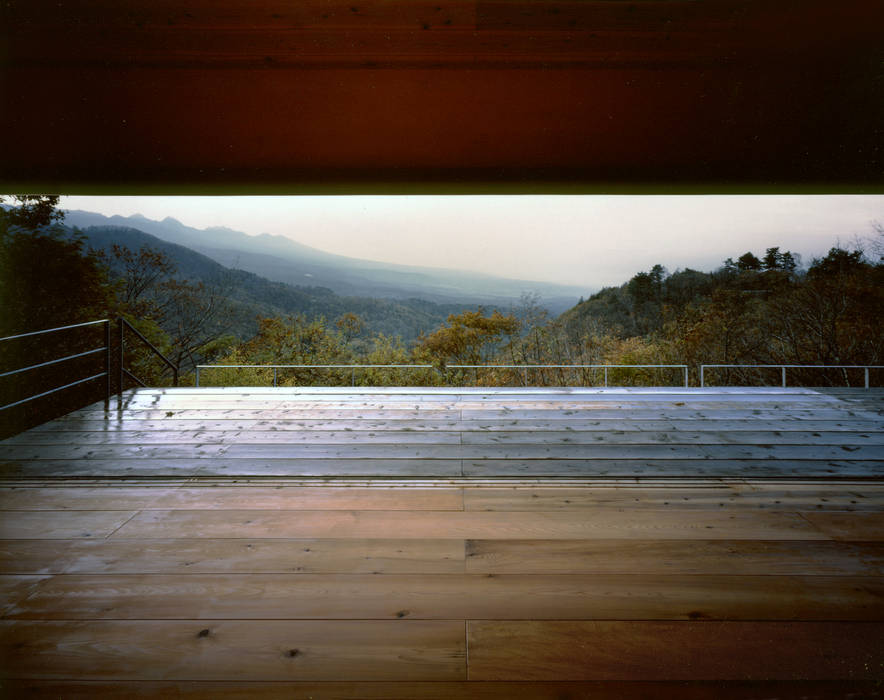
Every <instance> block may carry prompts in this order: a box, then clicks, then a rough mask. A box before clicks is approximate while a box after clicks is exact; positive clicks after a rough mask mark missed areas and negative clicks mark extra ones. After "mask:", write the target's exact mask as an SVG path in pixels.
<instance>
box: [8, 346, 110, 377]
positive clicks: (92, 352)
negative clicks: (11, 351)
mask: <svg viewBox="0 0 884 700" xmlns="http://www.w3.org/2000/svg"><path fill="white" fill-rule="evenodd" d="M105 350H107V347H103V348H95V350H87V351H86V352H80V353H77V354H76V355H68V356H67V357H60V358H59V359H57V360H49V362H41V363H40V364H39V365H31V366H30V367H22V368H21V369H14V370H12V371H11V372H3V373H2V374H0V377H8V376H9V375H10V374H18V373H19V372H27V371H28V370H29V369H37V368H38V367H48V366H49V365H55V364H58V363H59V362H64V361H65V360H73V359H76V358H78V357H85V356H86V355H94V354H95V353H96V352H104V351H105Z"/></svg>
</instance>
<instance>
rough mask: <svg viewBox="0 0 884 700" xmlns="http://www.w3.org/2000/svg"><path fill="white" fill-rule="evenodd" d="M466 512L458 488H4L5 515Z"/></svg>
mask: <svg viewBox="0 0 884 700" xmlns="http://www.w3.org/2000/svg"><path fill="white" fill-rule="evenodd" d="M133 509H139V510H151V509H158V510H176V509H261V510H310V509H312V510H352V509H357V510H462V509H463V495H462V492H461V489H458V488H433V489H418V488H414V489H383V488H357V487H353V488H348V489H340V488H333V487H332V488H323V487H309V488H302V487H295V486H273V487H261V486H243V487H238V486H220V487H206V486H200V487H191V486H177V487H167V486H156V487H149V486H148V487H145V486H140V487H129V488H126V487H114V486H102V487H93V488H90V487H65V488H52V487H40V488H15V487H11V488H0V511H2V510H133Z"/></svg>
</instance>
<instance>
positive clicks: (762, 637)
mask: <svg viewBox="0 0 884 700" xmlns="http://www.w3.org/2000/svg"><path fill="white" fill-rule="evenodd" d="M468 633H469V653H470V663H469V667H470V680H516V679H519V680H679V679H684V680H691V679H693V680H716V679H720V680H730V679H733V680H739V679H746V680H749V679H755V680H762V679H763V680H790V679H795V680H813V679H821V680H828V679H840V678H843V679H846V680H859V679H869V680H872V679H876V678H880V677H881V674H882V670H884V669H882V661H881V660H882V659H884V623H862V622H769V621H766V622H702V623H690V622H687V623H686V622H631V621H630V622H583V621H581V622H578V621H573V622H572V621H549V622H545V621H522V622H505V621H504V622H481V621H480V622H470V623H469V625H468Z"/></svg>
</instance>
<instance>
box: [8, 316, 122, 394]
mask: <svg viewBox="0 0 884 700" xmlns="http://www.w3.org/2000/svg"><path fill="white" fill-rule="evenodd" d="M100 323H103V324H104V346H103V347H100V348H95V349H93V350H86V351H85V352H78V353H76V354H74V355H67V356H65V357H59V358H57V359H55V360H49V361H47V362H40V363H38V364H35V365H28V366H27V367H21V368H19V369H13V370H9V371H7V372H3V373H2V374H0V377H9V376H12V375H14V374H21V373H23V372H30V371H31V370H35V369H39V368H41V367H49V366H50V365H57V364H60V363H62V362H67V361H68V360H74V359H76V358H78V357H86V356H87V355H94V354H96V353H99V352H104V372H100V373H99V374H93V375H92V376H90V377H86V378H84V379H78V380H77V381H75V382H70V383H68V384H65V385H64V386H59V387H56V388H54V389H50V390H48V391H44V392H41V393H39V394H34V395H33V396H28V397H27V398H24V399H20V400H19V401H13V402H12V403H8V404H6V405H4V406H0V411H3V410H6V409H7V408H12V407H13V406H19V405H21V404H23V403H27V402H28V401H33V400H34V399H39V398H42V397H44V396H49V395H50V394H55V393H57V392H59V391H62V390H64V389H70V388H71V387H74V386H78V385H80V384H85V383H86V382H91V381H94V380H95V379H100V378H101V377H106V382H107V383H106V387H107V391H106V392H105V397H106V398H105V405H107V402H108V401H109V400H110V393H111V392H110V377H111V370H110V353H111V343H110V324H111V322H110V319H106V318H103V319H100V320H98V321H86V322H85V323H73V324H71V325H69V326H58V327H57V328H47V329H46V330H42V331H32V332H30V333H19V334H18V335H9V336H6V337H5V338H0V342H5V341H7V340H18V339H20V338H29V337H32V336H37V335H44V334H47V333H56V332H57V331H66V330H68V329H70V328H83V327H84V326H96V325H98V324H100Z"/></svg>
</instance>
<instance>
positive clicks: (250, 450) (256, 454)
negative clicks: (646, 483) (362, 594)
mask: <svg viewBox="0 0 884 700" xmlns="http://www.w3.org/2000/svg"><path fill="white" fill-rule="evenodd" d="M65 449H70V450H71V451H72V452H74V453H75V454H72V455H71V457H76V456H77V454H78V453H77V450H78V448H76V447H73V448H66V447H61V446H59V447H55V446H48V445H47V446H40V447H39V448H34V447H30V446H27V447H25V446H8V447H5V448H3V447H2V446H0V458H4V459H16V458H18V459H21V458H26V457H27V455H28V454H33V453H34V452H35V450H39V451H40V453H42V454H44V455H45V456H46V458H48V459H52V458H53V457H54V458H57V457H58V456H59V455H60V454H63V452H64V450H65ZM93 449H94V455H95V457H96V458H101V457H105V458H106V454H105V453H108V454H109V455H110V456H118V457H130V456H139V455H142V454H143V456H144V457H146V458H151V457H159V458H162V457H174V456H182V457H193V456H198V455H200V454H202V450H206V449H207V448H195V449H194V450H192V451H191V452H190V454H186V453H185V452H184V451H183V450H181V449H180V448H175V447H151V448H141V450H140V451H139V452H132V453H130V451H132V450H133V449H134V448H132V447H130V446H120V447H119V448H116V447H112V446H109V447H106V448H104V447H96V448H93ZM55 451H58V453H59V454H58V455H57V454H56V452H55ZM222 454H223V455H224V456H226V457H228V458H230V459H235V458H249V459H261V458H271V459H272V458H287V459H292V458H304V459H421V458H424V459H473V460H478V459H481V460H500V459H513V460H519V459H559V460H562V459H599V460H601V459H621V460H623V459H636V460H641V459H659V460H663V459H729V460H741V459H782V460H801V459H807V460H821V459H851V460H870V461H871V460H878V461H881V462H882V465H884V447H881V446H878V445H868V446H851V445H837V446H827V445H737V444H732V445H676V444H666V445H636V444H633V445H601V444H592V445H533V444H506V445H423V444H414V445H396V444H366V445H340V444H325V445H310V444H307V445H302V444H288V445H276V444H273V445H257V444H232V445H230V446H229V447H227V448H226V449H224V448H222V449H221V450H219V451H218V453H217V455H216V454H212V452H211V449H207V451H206V452H205V456H221V455H222ZM32 458H34V457H32Z"/></svg>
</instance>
